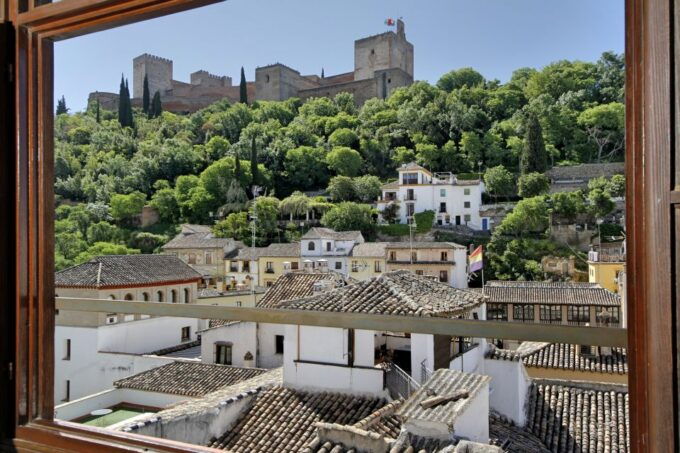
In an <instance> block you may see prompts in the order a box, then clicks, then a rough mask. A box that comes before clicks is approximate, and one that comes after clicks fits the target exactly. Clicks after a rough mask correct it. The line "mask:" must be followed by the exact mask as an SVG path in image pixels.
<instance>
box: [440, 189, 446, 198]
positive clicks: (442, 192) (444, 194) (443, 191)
mask: <svg viewBox="0 0 680 453" xmlns="http://www.w3.org/2000/svg"><path fill="white" fill-rule="evenodd" d="M439 196H440V197H445V196H446V189H439Z"/></svg>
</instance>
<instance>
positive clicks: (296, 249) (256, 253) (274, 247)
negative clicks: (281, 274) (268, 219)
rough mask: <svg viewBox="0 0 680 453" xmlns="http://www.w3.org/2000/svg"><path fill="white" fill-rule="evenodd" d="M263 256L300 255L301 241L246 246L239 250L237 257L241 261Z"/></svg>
mask: <svg viewBox="0 0 680 453" xmlns="http://www.w3.org/2000/svg"><path fill="white" fill-rule="evenodd" d="M263 256H280V257H286V256H290V257H297V258H299V257H300V243H299V242H292V243H290V244H269V246H267V247H255V248H253V247H244V248H242V249H241V250H239V251H238V255H236V257H235V259H237V260H241V261H251V260H257V259H260V258H262V257H263Z"/></svg>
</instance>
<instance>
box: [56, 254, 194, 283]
mask: <svg viewBox="0 0 680 453" xmlns="http://www.w3.org/2000/svg"><path fill="white" fill-rule="evenodd" d="M200 279H201V274H199V273H198V272H196V271H195V270H194V269H192V268H191V267H190V266H189V265H187V264H185V263H184V262H183V261H182V260H180V259H179V258H177V257H176V256H172V255H105V256H97V257H94V258H92V259H91V260H90V261H88V262H86V263H83V264H79V265H77V266H73V267H69V268H67V269H63V270H61V271H59V272H57V273H56V275H55V285H56V286H57V287H58V288H59V287H61V288H97V289H102V288H115V287H121V286H122V287H125V286H145V285H148V286H153V285H162V284H168V283H170V282H190V281H198V280H200Z"/></svg>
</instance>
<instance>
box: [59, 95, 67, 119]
mask: <svg viewBox="0 0 680 453" xmlns="http://www.w3.org/2000/svg"><path fill="white" fill-rule="evenodd" d="M62 113H68V108H67V107H66V99H65V98H64V96H62V97H61V99H59V100H58V101H57V115H61V114H62Z"/></svg>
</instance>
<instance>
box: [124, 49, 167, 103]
mask: <svg viewBox="0 0 680 453" xmlns="http://www.w3.org/2000/svg"><path fill="white" fill-rule="evenodd" d="M145 74H146V75H147V77H148V81H149V94H150V96H151V97H153V95H154V93H155V92H156V91H159V92H160V93H161V95H162V94H163V93H164V92H165V91H166V90H170V89H172V60H168V59H167V58H161V57H157V56H155V55H149V54H146V53H145V54H143V55H140V56H138V57H136V58H135V59H134V60H132V93H131V95H132V97H135V98H141V97H142V95H143V93H144V75H145Z"/></svg>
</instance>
